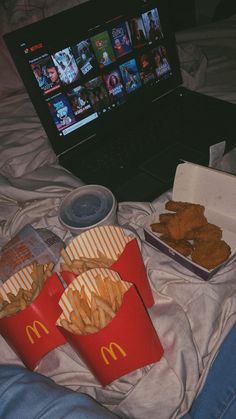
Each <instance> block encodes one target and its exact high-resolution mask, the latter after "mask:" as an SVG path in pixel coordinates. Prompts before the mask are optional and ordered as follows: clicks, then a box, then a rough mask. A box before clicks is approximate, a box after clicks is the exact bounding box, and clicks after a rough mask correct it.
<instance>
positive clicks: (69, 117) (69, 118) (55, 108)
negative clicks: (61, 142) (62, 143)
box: [48, 94, 76, 131]
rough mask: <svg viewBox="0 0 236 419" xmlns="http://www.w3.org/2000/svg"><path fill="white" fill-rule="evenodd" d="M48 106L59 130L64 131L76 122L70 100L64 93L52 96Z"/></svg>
mask: <svg viewBox="0 0 236 419" xmlns="http://www.w3.org/2000/svg"><path fill="white" fill-rule="evenodd" d="M48 107H49V110H50V113H51V115H52V118H53V121H54V123H55V125H56V127H57V129H58V131H62V130H64V129H65V128H67V127H69V126H70V125H72V124H74V123H75V122H76V119H75V116H74V114H73V112H72V109H71V107H70V104H69V101H68V99H67V98H66V96H64V95H63V94H58V95H56V96H54V97H52V98H50V99H49V100H48Z"/></svg>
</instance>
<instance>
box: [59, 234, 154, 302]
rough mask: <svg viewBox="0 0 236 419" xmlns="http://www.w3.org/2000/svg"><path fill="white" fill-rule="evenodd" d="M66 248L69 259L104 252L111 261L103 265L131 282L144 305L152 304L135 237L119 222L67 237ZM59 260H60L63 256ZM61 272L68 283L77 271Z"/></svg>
mask: <svg viewBox="0 0 236 419" xmlns="http://www.w3.org/2000/svg"><path fill="white" fill-rule="evenodd" d="M66 252H67V253H68V255H69V257H70V259H71V260H75V259H79V258H82V257H86V258H90V259H94V258H97V257H98V256H99V254H103V255H105V257H106V258H108V259H109V260H110V261H111V262H112V263H111V262H110V263H109V264H108V265H109V266H106V267H109V268H110V269H112V270H114V271H116V272H118V273H119V275H120V276H121V278H122V279H123V280H124V281H128V282H131V283H132V284H134V285H135V286H136V287H137V290H138V292H139V293H140V295H141V297H142V299H143V302H144V304H145V305H146V307H151V306H152V305H153V304H154V299H153V295H152V291H151V287H150V284H149V281H148V277H147V273H146V269H145V265H144V263H143V258H142V254H141V251H140V248H139V244H138V241H137V239H136V237H135V235H134V234H133V233H131V232H130V231H129V230H127V229H122V228H121V227H118V226H101V227H96V228H93V229H91V230H87V231H86V232H84V233H82V234H80V235H79V236H77V237H75V238H74V239H73V240H72V241H70V243H69V244H68V246H67V247H66ZM60 261H61V262H63V260H62V258H61V259H60ZM102 267H104V266H102ZM61 275H62V277H63V279H64V281H65V282H66V283H67V284H69V283H70V282H71V281H72V280H73V279H74V278H75V276H77V275H78V273H77V274H73V272H71V271H69V270H68V271H63V272H61Z"/></svg>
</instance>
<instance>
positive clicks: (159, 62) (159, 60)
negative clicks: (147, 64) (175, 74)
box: [152, 45, 171, 79]
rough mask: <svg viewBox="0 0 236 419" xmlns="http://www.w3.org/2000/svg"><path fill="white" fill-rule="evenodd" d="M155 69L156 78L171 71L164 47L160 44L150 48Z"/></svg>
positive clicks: (164, 75)
mask: <svg viewBox="0 0 236 419" xmlns="http://www.w3.org/2000/svg"><path fill="white" fill-rule="evenodd" d="M152 54H153V58H154V64H155V71H156V75H157V77H158V79H160V78H163V77H166V76H168V75H169V74H170V73H171V67H170V64H169V61H168V58H167V53H166V48H165V47H164V46H163V45H160V46H159V47H157V48H153V50H152Z"/></svg>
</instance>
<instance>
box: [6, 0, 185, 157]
mask: <svg viewBox="0 0 236 419" xmlns="http://www.w3.org/2000/svg"><path fill="white" fill-rule="evenodd" d="M167 4H168V2H167V1H166V0H146V1H143V0H132V1H127V0H118V2H116V3H115V2H111V1H108V0H92V1H88V2H85V3H83V4H81V5H79V6H76V7H74V8H72V9H69V10H66V11H63V12H61V13H59V14H57V15H54V16H52V17H48V18H46V19H43V20H41V21H39V22H35V23H33V24H31V25H29V26H26V27H23V28H20V29H18V30H16V31H14V32H11V33H9V34H6V35H5V36H4V39H5V42H6V44H7V47H8V49H9V51H10V53H11V55H12V57H13V59H14V61H15V64H16V67H17V69H18V71H19V73H20V75H21V77H22V79H23V81H24V84H25V86H26V89H27V91H28V93H29V96H30V98H31V100H32V103H33V104H34V106H35V109H36V111H37V113H38V115H39V117H40V120H41V122H42V125H43V127H44V129H45V131H46V133H47V135H48V137H49V140H50V141H51V143H52V146H53V148H54V150H55V152H56V154H57V155H59V154H60V153H64V152H65V151H66V150H67V149H71V148H72V147H73V146H75V145H77V144H79V143H83V142H84V141H85V140H86V139H87V138H90V137H91V136H93V135H94V134H95V133H96V132H97V131H98V130H99V129H100V130H101V129H102V128H103V127H105V126H110V127H111V128H112V127H114V126H115V124H118V123H120V121H122V123H125V122H127V121H129V122H130V123H134V121H135V118H136V117H137V116H138V114H139V113H141V112H143V111H144V110H147V109H148V107H149V106H150V105H151V103H152V102H153V101H155V100H156V99H158V98H160V97H161V96H162V95H164V94H166V93H167V92H169V91H170V90H172V89H174V88H175V87H177V86H178V85H179V84H180V83H181V77H180V72H179V65H178V59H177V53H176V47H175V39H174V34H173V32H172V30H171V26H170V22H169V20H168V9H167Z"/></svg>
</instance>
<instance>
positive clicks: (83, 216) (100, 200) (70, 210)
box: [60, 185, 115, 228]
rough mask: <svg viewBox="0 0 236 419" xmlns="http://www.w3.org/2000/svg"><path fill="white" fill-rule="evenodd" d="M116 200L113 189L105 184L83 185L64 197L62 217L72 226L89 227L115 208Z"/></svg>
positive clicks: (61, 210) (61, 209)
mask: <svg viewBox="0 0 236 419" xmlns="http://www.w3.org/2000/svg"><path fill="white" fill-rule="evenodd" d="M114 202H115V198H114V196H113V194H112V193H111V191H109V189H107V188H105V187H103V186H100V185H86V186H81V187H80V188H77V189H76V190H74V191H72V192H71V193H69V194H68V195H67V196H66V197H65V198H64V199H63V201H62V204H61V207H60V218H61V221H62V222H63V223H64V224H66V225H68V226H70V227H75V228H76V227H77V228H83V227H88V226H91V225H93V224H96V223H98V222H99V221H101V220H102V219H104V218H105V217H106V216H107V215H108V214H109V212H110V211H111V209H112V208H113V205H114Z"/></svg>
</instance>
